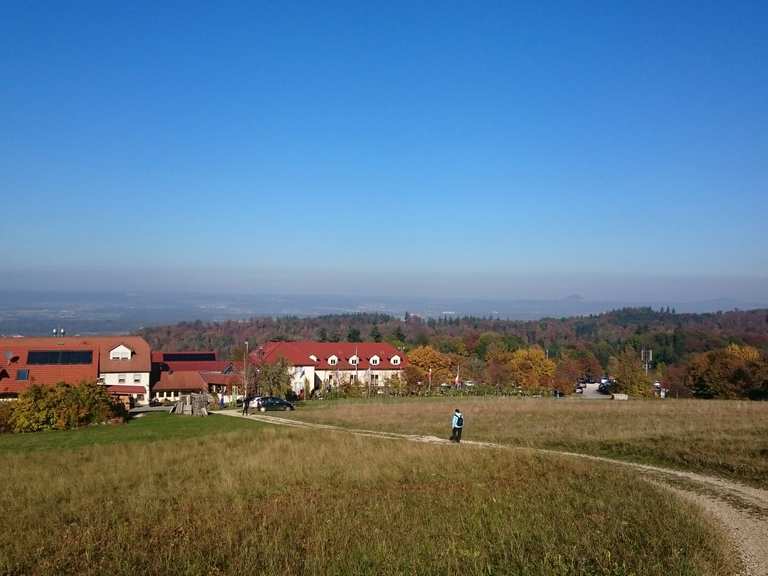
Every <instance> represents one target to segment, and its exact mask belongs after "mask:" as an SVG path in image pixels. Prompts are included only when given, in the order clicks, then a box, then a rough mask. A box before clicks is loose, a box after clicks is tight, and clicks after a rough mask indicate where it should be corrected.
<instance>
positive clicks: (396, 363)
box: [391, 356, 400, 366]
mask: <svg viewBox="0 0 768 576" xmlns="http://www.w3.org/2000/svg"><path fill="white" fill-rule="evenodd" d="M391 362H392V366H399V365H400V356H392V360H391Z"/></svg>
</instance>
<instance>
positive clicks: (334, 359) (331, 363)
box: [328, 356, 339, 366]
mask: <svg viewBox="0 0 768 576" xmlns="http://www.w3.org/2000/svg"><path fill="white" fill-rule="evenodd" d="M338 363H339V359H338V358H337V357H336V356H331V357H329V358H328V365H329V366H336V364H338Z"/></svg>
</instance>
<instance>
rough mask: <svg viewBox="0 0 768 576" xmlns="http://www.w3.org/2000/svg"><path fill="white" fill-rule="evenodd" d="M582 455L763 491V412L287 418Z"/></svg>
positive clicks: (596, 404) (425, 409) (393, 404)
mask: <svg viewBox="0 0 768 576" xmlns="http://www.w3.org/2000/svg"><path fill="white" fill-rule="evenodd" d="M457 406H459V407H461V408H462V410H463V411H464V415H465V419H466V427H465V430H464V434H465V438H467V439H475V440H486V441H492V442H498V443H502V444H508V445H513V446H526V447H536V448H548V449H555V450H566V451H573V452H582V453H587V454H595V455H600V456H609V457H614V458H621V459H626V460H631V461H636V462H643V463H649V464H658V465H662V466H668V467H673V468H680V469H686V470H693V471H697V472H704V473H711V474H716V475H721V476H725V477H728V478H731V479H735V480H739V481H741V482H745V483H748V484H752V485H755V486H761V487H768V402H741V401H712V400H706V401H705V400H666V401H659V400H656V401H642V400H638V401H628V402H617V401H609V400H582V399H579V398H569V399H565V400H553V399H532V398H463V399H457V398H450V399H441V398H434V399H403V400H372V401H367V402H360V401H356V402H348V401H322V402H321V401H318V402H308V403H306V405H305V406H304V407H303V409H301V410H297V411H296V412H295V413H292V415H291V417H292V418H297V419H301V420H306V421H312V422H323V423H327V424H337V425H340V426H346V427H354V428H367V429H373V430H386V431H391V432H402V433H412V434H434V435H437V436H441V437H447V435H448V434H449V425H450V424H449V423H450V417H451V413H452V412H453V409H454V408H455V407H457Z"/></svg>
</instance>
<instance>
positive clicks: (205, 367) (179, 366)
mask: <svg viewBox="0 0 768 576" xmlns="http://www.w3.org/2000/svg"><path fill="white" fill-rule="evenodd" d="M168 354H173V355H174V356H179V355H189V356H190V359H189V360H186V359H184V360H168V359H166V357H165V355H168ZM197 354H206V355H212V356H213V357H214V358H216V360H196V359H194V355H197ZM231 364H232V362H230V361H228V360H219V359H218V357H217V355H216V352H215V351H213V350H185V351H182V352H177V351H162V350H155V351H153V352H152V368H153V369H155V370H157V371H163V370H173V371H178V370H184V371H187V370H197V371H206V372H223V371H224V370H226V369H227V368H228V367H229V366H231Z"/></svg>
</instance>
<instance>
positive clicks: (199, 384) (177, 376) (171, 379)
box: [152, 370, 208, 392]
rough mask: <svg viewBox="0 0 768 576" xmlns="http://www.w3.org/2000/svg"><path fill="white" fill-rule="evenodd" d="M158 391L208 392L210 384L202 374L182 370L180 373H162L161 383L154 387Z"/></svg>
mask: <svg viewBox="0 0 768 576" xmlns="http://www.w3.org/2000/svg"><path fill="white" fill-rule="evenodd" d="M152 390H153V391H156V390H185V391H192V392H199V391H207V390H208V384H207V383H206V382H205V380H203V377H202V376H201V375H200V372H194V371H191V370H180V371H178V372H162V373H161V374H160V381H159V382H158V383H157V384H155V385H154V386H153V387H152Z"/></svg>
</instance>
